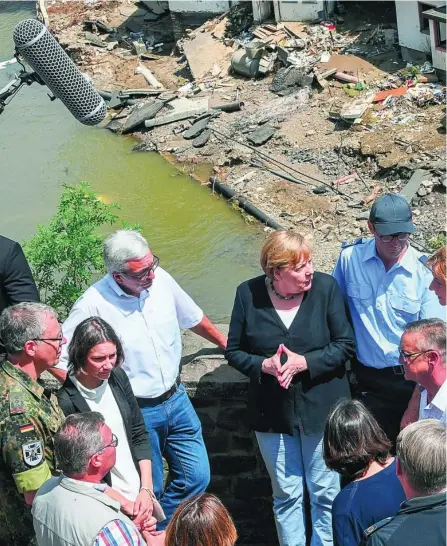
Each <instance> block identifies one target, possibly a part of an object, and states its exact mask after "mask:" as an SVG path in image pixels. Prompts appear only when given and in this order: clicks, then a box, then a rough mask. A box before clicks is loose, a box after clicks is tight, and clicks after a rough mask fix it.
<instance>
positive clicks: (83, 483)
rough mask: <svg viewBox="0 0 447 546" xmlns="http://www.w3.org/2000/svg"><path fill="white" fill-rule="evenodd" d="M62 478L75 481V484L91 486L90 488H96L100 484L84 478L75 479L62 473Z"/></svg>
mask: <svg viewBox="0 0 447 546" xmlns="http://www.w3.org/2000/svg"><path fill="white" fill-rule="evenodd" d="M61 479H63V480H64V481H65V482H68V483H75V484H78V483H79V484H81V485H82V486H83V487H90V489H96V488H97V486H98V485H100V482H98V483H93V482H85V481H84V480H75V479H74V478H70V477H69V476H67V475H66V474H64V473H62V475H61Z"/></svg>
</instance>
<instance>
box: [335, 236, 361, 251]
mask: <svg viewBox="0 0 447 546" xmlns="http://www.w3.org/2000/svg"><path fill="white" fill-rule="evenodd" d="M367 240H368V239H365V238H363V237H357V239H354V240H353V241H343V242H342V244H341V248H342V250H343V249H344V248H348V247H350V246H354V245H362V244H363V243H366V241H367Z"/></svg>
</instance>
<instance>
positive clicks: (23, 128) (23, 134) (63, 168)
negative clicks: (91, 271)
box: [0, 1, 264, 322]
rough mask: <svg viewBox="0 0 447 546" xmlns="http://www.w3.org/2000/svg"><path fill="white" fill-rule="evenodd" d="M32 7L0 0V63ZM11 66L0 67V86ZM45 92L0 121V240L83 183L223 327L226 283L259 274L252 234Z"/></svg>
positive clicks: (41, 219)
mask: <svg viewBox="0 0 447 546" xmlns="http://www.w3.org/2000/svg"><path fill="white" fill-rule="evenodd" d="M34 8H35V2H2V1H0V63H1V62H2V61H4V60H7V59H10V58H12V57H13V53H14V46H13V40H12V33H13V29H14V26H15V25H16V24H17V23H18V22H19V21H20V20H22V19H26V18H29V17H34V13H35V12H34ZM17 70H18V65H16V64H14V65H9V66H7V67H6V68H5V69H3V70H0V88H2V87H4V86H5V85H6V83H7V82H8V81H9V80H10V79H11V78H12V77H13V74H14V71H17ZM47 92H48V90H47V89H46V88H45V87H40V86H38V85H37V84H35V85H33V86H31V87H26V88H23V89H22V90H21V91H20V93H19V95H18V96H17V97H15V98H14V99H13V101H12V102H11V103H10V104H9V105H8V106H7V107H6V109H5V111H4V112H3V114H2V115H1V116H0V173H1V177H0V186H1V196H2V199H1V203H2V213H1V215H0V234H2V235H5V236H7V237H11V238H13V239H16V240H18V241H23V239H25V238H29V237H31V236H32V235H33V234H34V233H35V230H36V227H37V225H38V224H39V223H45V222H47V221H48V220H49V219H50V218H51V216H52V215H53V214H54V213H55V212H56V208H57V204H58V201H59V198H60V195H61V192H62V186H63V184H74V183H77V182H79V181H81V180H84V181H87V182H89V183H90V184H91V185H92V187H93V189H94V190H95V191H96V192H97V193H98V194H99V195H100V196H101V198H102V199H103V200H104V201H110V202H112V201H116V202H118V203H119V204H120V205H121V213H120V215H121V219H122V220H123V221H126V222H128V223H132V224H134V223H138V224H140V225H141V226H142V228H143V234H144V235H145V236H146V237H147V238H148V240H149V242H150V244H151V247H152V248H153V250H154V252H155V253H156V254H157V255H159V256H160V258H161V264H162V266H163V267H165V268H166V269H167V270H168V271H169V272H170V273H171V274H172V275H173V276H174V277H175V278H176V280H177V281H178V282H179V283H180V284H181V285H182V287H183V288H184V289H185V290H186V291H187V292H188V293H189V294H190V295H191V296H192V297H194V298H195V300H196V301H197V302H198V304H199V305H200V306H201V307H202V308H203V310H204V311H205V313H207V314H208V315H209V316H210V317H211V318H212V319H213V320H215V321H218V322H225V321H227V320H228V319H229V314H230V312H231V308H232V304H233V299H234V293H235V288H236V286H237V285H238V284H239V283H240V282H242V281H243V280H245V279H247V278H249V277H252V276H254V275H257V274H259V272H260V270H259V267H258V255H259V248H260V246H261V244H262V240H263V236H264V234H263V231H262V229H261V228H260V227H259V226H252V225H246V224H245V222H244V220H243V218H242V216H241V215H240V214H238V213H237V212H235V211H233V210H232V209H231V207H229V206H228V204H227V203H226V202H225V200H223V199H219V198H217V197H216V196H211V195H210V191H209V189H208V188H206V187H203V186H201V185H200V184H199V183H198V182H196V181H195V180H192V179H191V178H190V177H188V176H187V175H186V174H184V173H182V172H179V171H178V170H177V169H175V168H174V166H172V165H170V164H169V163H168V162H167V161H166V160H165V159H163V158H162V157H161V156H159V155H157V154H155V153H145V152H143V153H137V152H132V148H133V146H134V145H135V141H133V140H132V139H131V138H124V137H117V136H115V135H113V134H111V133H109V132H107V131H106V130H104V129H99V128H92V127H85V126H83V125H81V124H80V123H78V122H77V121H76V120H75V119H74V118H73V117H72V116H71V114H70V113H69V112H68V110H67V109H66V108H65V107H64V106H63V104H62V103H61V102H60V101H57V100H56V101H54V102H50V100H49V99H48V97H47Z"/></svg>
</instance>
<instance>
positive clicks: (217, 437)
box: [182, 327, 277, 546]
mask: <svg viewBox="0 0 447 546" xmlns="http://www.w3.org/2000/svg"><path fill="white" fill-rule="evenodd" d="M221 329H222V330H224V329H225V327H221ZM183 347H184V356H183V359H182V381H183V384H184V385H185V387H186V390H187V392H188V394H189V396H190V398H191V400H192V403H193V405H194V407H195V408H196V411H197V414H198V416H199V418H200V421H201V423H202V428H203V436H204V439H205V443H206V447H207V449H208V455H209V459H210V466H211V483H210V486H209V489H208V491H209V492H211V493H214V494H215V495H217V496H218V497H219V498H220V499H221V500H222V502H223V503H224V504H225V506H226V507H227V508H228V510H229V511H230V513H231V515H232V516H233V519H234V521H235V524H236V527H237V530H238V533H239V537H240V541H239V542H238V543H240V544H252V545H261V544H262V545H265V546H267V545H269V546H270V545H274V544H277V539H276V529H275V524H274V521H273V514H272V490H271V485H270V479H269V477H268V475H267V471H266V469H265V466H264V462H263V460H262V457H261V455H260V453H259V450H258V448H257V444H256V439H255V437H254V434H253V433H252V432H250V431H249V430H248V428H247V422H246V417H247V392H248V379H247V378H245V377H244V376H243V375H242V374H240V373H239V372H237V371H236V370H234V369H233V368H231V367H230V366H228V364H227V363H226V360H225V359H224V357H223V354H222V352H221V351H219V350H218V349H217V348H216V347H214V348H213V346H212V345H211V344H210V343H207V342H205V341H204V340H202V339H201V338H199V337H198V336H196V335H194V334H192V333H191V332H189V331H185V332H184V333H183Z"/></svg>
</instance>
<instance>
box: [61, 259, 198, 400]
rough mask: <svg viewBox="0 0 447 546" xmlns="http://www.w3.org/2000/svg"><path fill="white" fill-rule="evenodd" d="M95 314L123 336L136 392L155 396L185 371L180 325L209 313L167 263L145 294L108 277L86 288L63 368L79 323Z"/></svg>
mask: <svg viewBox="0 0 447 546" xmlns="http://www.w3.org/2000/svg"><path fill="white" fill-rule="evenodd" d="M94 316H98V317H101V318H102V319H103V320H105V321H107V322H108V323H109V324H110V325H111V326H112V327H113V328H114V330H115V331H116V333H117V334H118V335H119V337H120V339H121V342H122V344H123V348H124V356H125V360H124V363H123V369H124V370H125V372H126V373H127V375H128V377H129V380H130V383H131V385H132V389H133V392H134V394H135V396H137V397H141V398H154V397H156V396H160V395H161V394H163V393H164V392H166V391H167V390H169V389H170V388H171V387H172V385H174V383H175V380H176V379H177V376H178V374H179V365H180V359H181V356H182V343H181V337H180V328H194V326H197V324H199V322H201V320H202V318H203V311H202V310H201V309H200V307H198V306H197V305H196V303H195V302H194V301H193V300H192V298H191V297H190V296H188V294H187V293H186V292H184V290H182V288H180V286H179V285H178V284H177V283H176V282H175V280H174V279H173V278H172V277H171V275H169V273H167V272H166V271H164V270H163V269H162V268H161V267H158V268H157V270H156V271H155V279H154V281H153V284H152V286H150V287H149V288H148V289H147V290H143V291H142V292H141V294H140V296H139V297H136V296H130V295H129V294H126V293H125V292H124V291H123V290H122V289H121V288H120V286H119V285H118V284H117V283H116V282H115V280H114V279H113V277H112V276H111V275H106V276H105V277H103V278H102V279H101V280H100V281H98V282H97V283H95V284H94V285H93V286H91V287H90V288H88V289H87V290H86V292H85V293H84V294H83V295H82V296H81V297H80V298H79V299H78V301H77V302H76V303H75V304H74V306H73V308H72V310H71V312H70V315H69V317H68V318H67V320H66V321H65V322H64V324H63V326H62V331H63V334H64V336H65V337H66V338H67V344H66V345H64V346H63V347H62V356H61V359H60V362H59V364H58V368H62V369H67V366H68V362H67V360H68V354H67V353H68V349H67V348H68V345H69V343H70V341H71V338H72V336H73V332H74V330H75V328H76V326H77V325H78V324H79V323H80V322H82V321H83V320H84V319H86V318H88V317H94Z"/></svg>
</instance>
